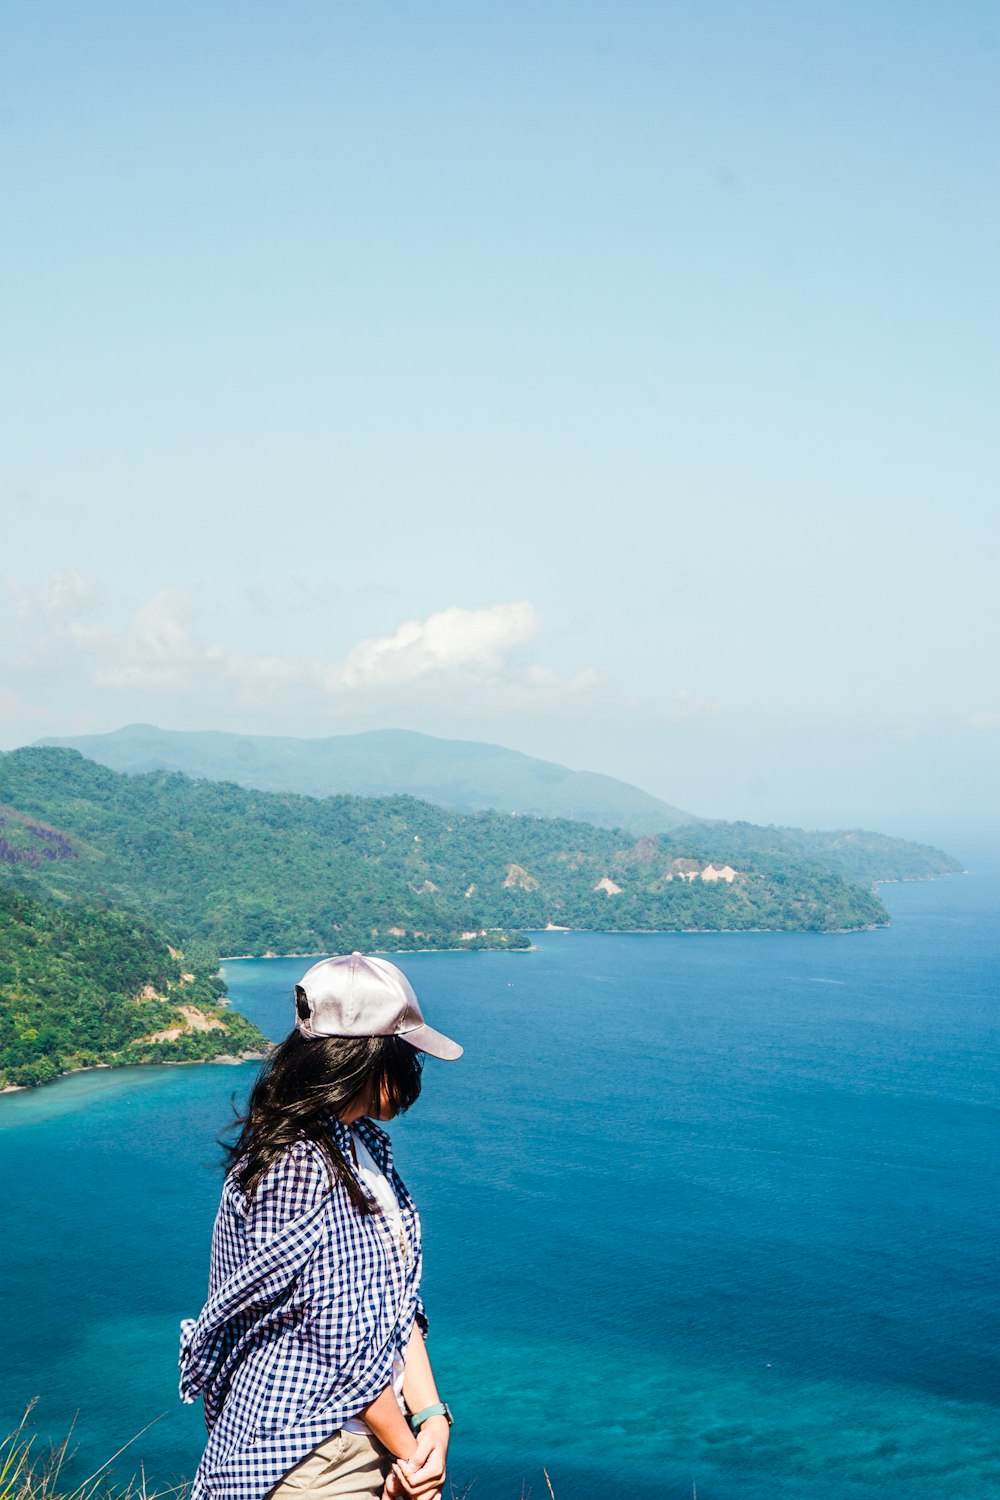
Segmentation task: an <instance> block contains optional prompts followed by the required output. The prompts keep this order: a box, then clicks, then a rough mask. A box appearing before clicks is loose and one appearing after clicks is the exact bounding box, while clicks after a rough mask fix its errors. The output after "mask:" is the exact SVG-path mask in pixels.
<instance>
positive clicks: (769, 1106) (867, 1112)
mask: <svg viewBox="0 0 1000 1500" xmlns="http://www.w3.org/2000/svg"><path fill="white" fill-rule="evenodd" d="M883 894H884V896H885V898H886V900H887V902H888V904H889V906H890V908H891V909H892V912H893V918H894V921H893V926H892V927H891V928H889V929H888V930H886V931H880V932H871V933H859V934H853V935H843V936H829V937H820V936H815V937H814V936H809V935H799V934H794V935H778V934H746V935H726V936H722V935H720V936H714V935H691V936H629V937H616V936H598V935H583V934H543V935H539V937H538V942H539V950H538V951H537V952H534V953H529V954H503V955H501V954H497V955H490V954H415V955H407V956H406V957H405V958H404V959H402V960H401V961H402V963H403V965H404V967H405V968H406V970H407V972H408V973H409V974H410V975H411V977H412V978H413V980H414V983H415V985H416V988H417V991H418V993H420V994H421V995H422V996H424V997H426V1010H427V1012H428V1015H429V1017H430V1019H431V1020H432V1022H433V1023H434V1024H436V1025H440V1026H441V1027H443V1028H444V1029H445V1030H449V1031H451V1032H452V1033H453V1034H454V1035H456V1036H458V1037H459V1038H460V1039H461V1040H463V1041H464V1042H465V1043H466V1045H467V1053H466V1057H465V1058H464V1059H463V1060H462V1061H461V1062H460V1063H458V1064H454V1065H447V1064H441V1063H435V1062H433V1061H431V1062H429V1063H428V1066H427V1071H426V1075H425V1079H426V1081H425V1089H424V1094H423V1097H422V1098H421V1099H420V1101H419V1102H418V1104H417V1105H416V1107H415V1108H414V1110H413V1111H412V1113H411V1114H410V1115H409V1116H408V1117H406V1118H404V1119H403V1120H400V1121H398V1122H395V1123H394V1125H393V1127H392V1128H393V1133H394V1138H395V1140H396V1142H397V1152H398V1155H399V1159H400V1165H401V1168H402V1170H403V1172H404V1175H405V1176H406V1178H407V1180H408V1182H409V1183H410V1185H411V1187H412V1189H413V1191H414V1193H415V1196H416V1197H417V1199H418V1201H419V1202H420V1204H421V1207H422V1210H423V1214H424V1222H425V1233H426V1240H427V1273H426V1284H425V1290H426V1300H427V1304H428V1309H429V1312H430V1315H431V1321H432V1329H431V1337H432V1349H433V1353H434V1358H435V1364H436V1366H437V1369H438V1373H439V1379H440V1384H441V1386H442V1389H443V1390H444V1391H445V1392H446V1394H447V1396H448V1398H449V1400H450V1401H451V1402H452V1405H453V1406H454V1408H455V1409H456V1411H457V1413H458V1416H459V1421H458V1426H457V1428H456V1435H455V1444H454V1449H453V1468H454V1473H455V1477H456V1479H458V1480H461V1479H471V1478H473V1477H475V1478H476V1485H475V1489H474V1491H473V1500H476V1497H479V1500H516V1497H517V1496H518V1495H520V1493H521V1486H522V1481H524V1482H525V1484H526V1491H527V1490H529V1489H530V1491H531V1493H532V1494H533V1495H534V1496H536V1497H538V1496H543V1495H546V1494H547V1490H546V1488H545V1483H544V1478H543V1475H542V1465H543V1464H544V1465H545V1466H546V1467H547V1469H548V1471H549V1473H550V1475H551V1476H552V1480H553V1484H554V1486H555V1490H556V1495H557V1497H558V1500H584V1497H587V1500H589V1497H598V1496H600V1497H601V1500H624V1497H626V1496H630V1497H631V1496H634V1495H636V1494H638V1493H648V1494H651V1495H654V1496H664V1497H677V1500H686V1497H689V1496H690V1495H691V1493H692V1484H693V1482H696V1483H697V1490H698V1496H699V1500H764V1497H767V1500H792V1497H794V1500H802V1497H810V1500H874V1497H876V1496H878V1497H883V1496H888V1495H893V1496H905V1497H908V1500H930V1497H932V1496H933V1497H934V1500H938V1497H941V1496H947V1497H948V1500H990V1497H995V1496H1000V1456H998V1455H1000V1441H998V1440H1000V1420H998V1406H1000V1375H998V1364H997V1354H998V1352H1000V1318H998V1305H1000V1304H998V1296H997V1293H998V1285H997V1270H996V1263H995V1243H996V1230H997V1206H998V1197H997V1187H998V1177H1000V1174H998V1161H997V1157H998V1142H1000V1133H998V1131H997V1124H998V1114H1000V1110H998V1100H1000V1089H998V1083H1000V1054H998V1048H997V1040H998V1029H1000V1020H998V1011H997V973H998V959H1000V919H998V908H1000V880H998V879H996V878H995V877H988V876H986V875H973V876H969V877H963V878H957V879H953V880H948V881H940V882H935V883H933V884H914V885H904V886H890V887H887V888H884V891H883ZM303 967H304V964H303V962H302V961H301V960H268V961H262V962H256V963H250V962H245V963H238V964H232V965H230V966H229V969H228V973H229V979H230V990H231V994H232V995H233V997H234V1000H235V1001H236V1003H237V1004H238V1005H239V1006H240V1008H241V1009H242V1010H244V1011H245V1012H246V1013H247V1014H248V1015H250V1016H252V1017H253V1018H254V1019H255V1020H257V1021H259V1022H260V1023H261V1025H262V1026H263V1027H264V1029H265V1030H266V1031H267V1032H268V1033H269V1034H271V1035H273V1036H279V1035H282V1034H284V1031H285V1030H286V1029H287V1027H288V1025H289V1024H290V1008H289V987H290V985H291V983H292V981H293V980H294V979H295V978H297V977H298V974H299V973H300V972H301V970H302V968H303ZM253 1073H254V1068H253V1065H242V1066H240V1067H186V1068H150V1069H132V1070H128V1071H127V1072H110V1071H100V1072H94V1073H88V1074H80V1075H77V1076H76V1077H74V1078H71V1079H67V1080H63V1081H61V1082H60V1083H58V1084H56V1085H53V1086H51V1087H50V1088H47V1089H44V1090H40V1091H36V1092H34V1093H22V1094H12V1095H7V1096H4V1097H3V1098H0V1188H2V1193H3V1199H2V1201H3V1203H4V1205H5V1210H6V1212H5V1223H6V1226H7V1227H6V1229H5V1233H4V1235H3V1237H2V1242H0V1273H2V1274H0V1302H2V1313H3V1326H4V1329H5V1332H6V1339H5V1355H4V1380H3V1394H2V1398H0V1424H2V1425H3V1426H4V1428H5V1429H6V1428H8V1427H10V1426H12V1425H14V1423H15V1422H16V1421H17V1420H18V1418H19V1417H20V1414H21V1412H22V1410H23V1406H24V1404H25V1402H26V1400H27V1399H28V1398H30V1397H31V1396H33V1395H35V1394H39V1395H40V1396H41V1401H40V1403H39V1406H38V1407H37V1409H36V1417H37V1425H38V1427H39V1428H40V1430H42V1431H43V1432H47V1433H51V1434H53V1435H56V1436H58V1435H61V1434H62V1433H63V1432H64V1431H65V1430H66V1428H67V1427H68V1426H69V1423H70V1422H71V1421H72V1420H73V1418H74V1413H78V1416H77V1417H76V1426H75V1436H76V1439H77V1441H78V1445H79V1447H78V1453H77V1457H76V1460H75V1464H76V1472H77V1473H78V1474H80V1475H81V1476H82V1474H84V1473H86V1472H88V1469H89V1468H90V1467H96V1466H97V1465H98V1464H99V1463H101V1462H103V1460H104V1459H105V1458H107V1457H108V1456H109V1455H110V1454H111V1453H112V1452H113V1451H114V1450H115V1449H116V1448H117V1447H119V1446H120V1445H121V1444H122V1443H123V1442H125V1441H126V1440H127V1439H128V1438H130V1437H131V1436H132V1435H133V1434H134V1433H136V1432H138V1430H139V1429H140V1428H141V1427H143V1426H144V1424H146V1423H148V1422H150V1421H151V1420H154V1419H155V1420H154V1425H153V1426H152V1427H151V1428H150V1429H149V1430H148V1431H147V1432H146V1433H145V1434H144V1435H143V1436H142V1437H141V1438H139V1439H138V1440H137V1441H136V1442H135V1443H133V1444H132V1446H131V1447H130V1448H129V1449H128V1451H127V1453H126V1455H125V1456H124V1457H123V1459H122V1460H120V1461H119V1463H118V1464H117V1465H116V1468H117V1470H118V1472H119V1473H121V1474H127V1473H131V1472H132V1471H133V1470H137V1469H138V1467H139V1464H140V1462H141V1463H142V1464H143V1466H144V1468H145V1471H146V1474H147V1476H149V1477H150V1478H151V1479H152V1480H153V1481H155V1482H156V1483H159V1484H165V1483H170V1482H173V1481H176V1480H178V1479H180V1478H182V1477H184V1476H190V1474H191V1472H192V1470H193V1468H194V1465H195V1464H196V1462H197V1458H198V1454H199V1452H200V1446H201V1438H202V1427H201V1418H200V1412H199V1410H198V1409H196V1408H185V1407H181V1406H180V1404H179V1403H178V1402H177V1400H176V1368H175V1356H176V1331H177V1322H178V1319H179V1318H180V1317H181V1316H183V1315H185V1314H188V1313H194V1312H197V1310H198V1308H199V1306H200V1304H201V1301H202V1296H203V1293H204V1285H205V1275H206V1269H207V1254H208V1241H209V1236H210V1232H211V1224H212V1218H213V1216H214V1212H215V1207H216V1203H217V1199H218V1187H219V1181H220V1173H219V1169H218V1151H217V1148H216V1146H215V1143H214V1142H215V1137H216V1136H217V1135H218V1133H219V1132H220V1130H222V1128H223V1127H224V1125H225V1122H226V1115H227V1109H228V1101H229V1097H230V1095H231V1094H232V1093H233V1092H234V1091H235V1092H236V1093H237V1094H238V1095H242V1094H243V1093H244V1091H245V1089H246V1087H247V1086H248V1084H249V1082H250V1080H251V1079H252V1077H253Z"/></svg>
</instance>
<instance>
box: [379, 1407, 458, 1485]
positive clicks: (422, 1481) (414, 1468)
mask: <svg viewBox="0 0 1000 1500" xmlns="http://www.w3.org/2000/svg"><path fill="white" fill-rule="evenodd" d="M428 1425H429V1424H428ZM447 1460H448V1440H447V1438H446V1437H442V1436H441V1435H440V1434H439V1433H437V1432H434V1431H428V1427H427V1426H424V1427H422V1428H421V1429H420V1433H419V1434H418V1436H417V1446H416V1447H415V1448H414V1450H413V1452H412V1453H411V1454H410V1456H409V1458H397V1459H396V1461H395V1463H394V1464H393V1466H392V1468H391V1469H390V1470H389V1473H388V1475H387V1477H386V1481H385V1488H384V1490H383V1491H382V1495H383V1500H397V1497H400V1496H413V1497H414V1500H440V1495H441V1486H442V1485H443V1484H444V1476H445V1469H446V1468H447Z"/></svg>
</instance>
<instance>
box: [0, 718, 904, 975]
mask: <svg viewBox="0 0 1000 1500" xmlns="http://www.w3.org/2000/svg"><path fill="white" fill-rule="evenodd" d="M0 804H5V805H6V806H7V807H9V808H14V809H17V810H18V812H19V813H20V815H21V817H22V819H23V818H25V817H28V818H31V819H34V820H36V821H37V820H44V824H45V829H44V830H43V831H42V832H41V833H39V835H38V840H37V843H36V844H35V845H32V847H31V848H30V849H29V848H23V849H22V850H21V853H20V855H19V856H18V860H17V863H16V865H15V868H17V869H18V870H19V871H20V872H21V874H22V878H23V879H27V880H29V881H30V882H31V883H32V884H33V886H34V887H36V888H37V889H39V890H45V891H48V892H50V893H52V894H54V895H56V896H60V897H65V896H68V895H74V894H75V895H82V896H87V897H89V898H94V897H99V898H101V899H104V900H109V901H113V902H118V903H122V904H125V905H128V906H131V907H133V908H136V909H138V910H141V911H143V912H145V913H147V914H148V915H149V916H150V917H151V918H152V919H153V920H155V921H157V922H159V923H162V924H164V925H165V926H167V927H168V928H170V929H171V930H173V931H177V932H180V933H182V934H184V935H185V938H186V939H189V938H192V937H195V938H198V939H201V940H202V941H203V942H205V943H207V944H209V945H211V946H212V947H213V948H214V949H215V951H216V952H222V953H230V954H232V953H248V954H261V953H265V952H268V951H272V952H289V951H292V952H313V951H324V950H326V951H331V950H333V951H336V950H338V949H340V950H343V949H350V948H353V947H358V948H373V947H374V948H380V949H383V950H385V949H388V950H393V949H397V950H398V949H405V948H412V947H415V946H416V947H477V946H480V947H483V946H501V945H511V944H518V943H520V944H523V943H524V941H525V940H524V939H523V938H519V937H517V935H516V934H517V932H518V930H523V929H530V928H538V927H544V926H546V925H547V924H549V923H553V924H557V925H565V926H569V927H578V928H590V929H617V930H623V931H632V930H637V929H653V930H658V931H673V930H678V931H691V930H739V929H747V928H770V929H776V930H786V931H789V930H796V929H801V930H811V931H829V930H833V929H840V928H849V927H859V926H866V925H870V924H872V923H879V922H884V921H886V920H887V915H886V912H885V909H884V907H883V906H882V904H881V902H880V901H879V900H878V897H877V896H876V895H874V893H873V892H872V891H871V890H870V889H864V888H862V887H860V886H856V885H851V884H849V883H847V882H845V881H844V880H843V879H841V877H840V876H839V875H837V874H836V872H834V871H832V870H830V869H826V868H821V867H818V866H816V865H814V864H810V863H807V862H803V861H801V860H799V861H796V860H795V859H794V858H791V857H789V856H787V855H778V854H776V853H774V852H773V851H771V850H769V849H767V848H766V847H765V848H762V849H760V850H757V851H751V850H749V849H748V848H746V847H743V848H742V849H741V852H740V854H739V856H738V857H736V856H735V855H734V856H733V857H732V858H730V857H729V856H728V855H726V854H724V853H722V852H721V850H722V849H723V848H724V846H725V839H724V835H723V834H721V833H720V832H719V830H718V829H715V830H713V831H712V834H711V839H710V841H711V844H712V847H711V849H710V850H708V849H706V848H703V847H702V846H701V843H700V841H699V830H698V829H694V830H690V831H689V832H688V833H687V834H686V835H685V836H683V837H675V836H673V835H664V836H661V837H659V838H643V839H639V840H636V839H634V838H632V837H631V836H629V835H628V834H625V833H623V832H621V831H620V830H619V831H617V832H615V831H614V830H607V829H601V828H594V827H592V826H590V825H588V824H583V823H571V822H568V821H563V820H557V819H551V820H546V819H536V818H520V817H511V816H508V815H504V814H499V813H491V812H484V813H477V814H473V815H465V816H463V815H461V814H456V813H452V812H447V811H445V810H444V809H442V808H439V807H434V806H432V805H430V804H428V803H425V802H418V801H416V800H415V799H413V798H409V797H390V798H360V797H330V798H325V799H322V800H317V799H313V798H308V797H298V796H291V795H277V794H268V793H262V792H253V791H248V790H246V789H245V788H241V787H238V786H235V785H232V784H230V783H218V782H205V781H198V782H194V781H189V780H187V778H185V777H183V776H180V775H175V774H163V773H160V774H149V775H145V776H125V775H121V774H118V773H116V772H113V771H110V770H108V769H106V768H104V767H102V766H99V765H97V764H95V763H94V762H92V761H88V760H84V759H83V757H82V756H80V755H79V754H78V753H77V752H75V751H71V750H59V749H42V748H36V749H28V750H17V751H12V752H11V753H9V754H8V755H4V756H0ZM20 826H21V829H22V832H21V834H20V837H21V838H22V842H23V840H24V838H25V837H26V835H25V834H24V832H23V829H24V824H23V823H22V824H21V825H20ZM59 839H62V840H64V841H65V844H66V847H65V848H62V847H59V846H58V845H57V842H54V841H58V840H59ZM0 853H2V851H0ZM11 857H13V856H11ZM710 860H712V861H714V864H713V865H712V866H711V867H710V865H709V861H710ZM720 867H729V868H728V869H726V868H720Z"/></svg>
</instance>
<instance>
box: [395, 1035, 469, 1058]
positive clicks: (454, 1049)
mask: <svg viewBox="0 0 1000 1500" xmlns="http://www.w3.org/2000/svg"><path fill="white" fill-rule="evenodd" d="M397 1036H398V1037H399V1038H400V1040H401V1041H403V1042H409V1044H410V1046H411V1047H416V1049H417V1051H418V1052H429V1053H430V1055H431V1057H441V1058H443V1059H444V1061H445V1062H454V1061H455V1059H456V1058H457V1057H461V1055H462V1053H463V1052H464V1051H465V1048H464V1047H460V1046H459V1045H458V1043H457V1042H453V1041H452V1039H451V1037H450V1036H445V1034H444V1032H442V1031H435V1030H434V1027H433V1026H416V1027H415V1028H414V1029H413V1031H400V1032H397Z"/></svg>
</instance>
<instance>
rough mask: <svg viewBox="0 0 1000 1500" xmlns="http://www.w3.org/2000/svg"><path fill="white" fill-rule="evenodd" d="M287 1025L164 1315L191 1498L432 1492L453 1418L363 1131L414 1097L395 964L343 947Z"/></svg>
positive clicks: (417, 1262) (412, 1238)
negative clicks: (197, 1408) (206, 1271)
mask: <svg viewBox="0 0 1000 1500" xmlns="http://www.w3.org/2000/svg"><path fill="white" fill-rule="evenodd" d="M295 1010H296V1018H295V1030H294V1031H292V1032H291V1033H290V1034H289V1035H288V1036H287V1037H286V1038H285V1040H284V1041H283V1042H281V1043H280V1044H279V1045H278V1046H277V1047H276V1048H275V1049H274V1050H273V1052H272V1053H271V1054H270V1056H269V1058H268V1060H267V1062H266V1063H265V1064H264V1066H263V1067H262V1069H261V1072H260V1074H259V1075H258V1078H257V1080H256V1082H255V1084H254V1087H253V1089H252V1091H251V1094H250V1100H249V1103H248V1106H247V1112H246V1114H245V1116H241V1117H240V1118H239V1123H240V1125H241V1126H242V1129H241V1132H240V1135H239V1138H238V1140H237V1141H236V1143H235V1145H233V1146H232V1147H229V1148H227V1157H228V1165H229V1172H228V1175H227V1177H226V1180H225V1183H224V1185H223V1190H222V1201H221V1204H220V1206H219V1212H218V1215H217V1217H216V1221H215V1229H214V1232H213V1236H212V1258H211V1270H210V1275H209V1296H208V1301H207V1302H206V1304H205V1306H204V1308H203V1309H202V1311H201V1314H200V1316H199V1317H198V1318H197V1320H195V1319H192V1318H185V1319H184V1321H183V1322H182V1323H181V1354H180V1364H181V1378H180V1395H181V1399H182V1401H186V1402H193V1401H194V1400H195V1399H196V1398H197V1396H198V1395H202V1396H203V1398H204V1402H205V1422H206V1426H207V1428H208V1442H207V1444H206V1447H205V1452H204V1454H203V1456H202V1459H201V1462H200V1464H199V1466H198V1470H197V1473H196V1474H195V1478H194V1483H193V1485H192V1490H191V1500H265V1497H268V1500H333V1497H337V1500H348V1497H350V1500H370V1497H371V1500H379V1497H381V1496H383V1495H385V1496H388V1497H393V1496H402V1497H405V1496H415V1497H417V1500H437V1497H438V1496H439V1494H440V1490H441V1486H442V1484H443V1482H444V1474H445V1460H446V1457H447V1450H448V1433H449V1427H450V1425H451V1413H450V1411H449V1410H448V1408H447V1406H446V1405H445V1404H444V1403H443V1402H441V1401H440V1400H439V1397H438V1392H437V1388H436V1386H435V1383H434V1376H433V1373H432V1371H431V1365H430V1361H429V1359H428V1356H427V1350H426V1346H425V1344H424V1336H425V1334H426V1332H427V1319H426V1317H425V1315H424V1310H423V1304H422V1302H421V1300H420V1292H419V1287H420V1271H421V1246H420V1219H419V1216H418V1214H417V1210H416V1207H415V1206H414V1203H413V1200H412V1199H411V1197H410V1195H409V1193H408V1192H407V1191H406V1188H405V1186H404V1184H403V1182H402V1180H401V1179H400V1177H399V1175H398V1173H397V1172H396V1171H395V1169H394V1167H393V1164H392V1148H391V1145H390V1142H389V1137H388V1136H387V1135H386V1133H385V1132H384V1131H382V1130H380V1129H379V1128H378V1126H377V1125H376V1124H375V1123H374V1121H375V1120H376V1119H378V1120H388V1119H391V1118H392V1117H393V1116H394V1115H396V1114H400V1113H402V1111H403V1110H405V1109H408V1108H409V1106H410V1105H411V1104H412V1103H413V1102H414V1100H415V1099H416V1098H417V1096H418V1095H419V1093H420V1075H421V1065H422V1061H423V1059H422V1056H421V1054H422V1053H430V1054H431V1055H432V1056H434V1057H442V1058H447V1059H452V1058H457V1057H461V1055H462V1048H461V1047H459V1046H458V1045H457V1043H455V1042H453V1041H451V1040H450V1038H448V1037H446V1036H442V1034H441V1033H440V1032H438V1031H434V1030H432V1028H431V1027H429V1026H427V1025H425V1023H424V1019H423V1016H422V1015H421V1012H420V1006H419V1005H418V1003H417V997H416V995H415V994H414V993H413V990H412V989H411V987H410V985H409V983H408V981H407V979H406V977H405V975H404V974H402V973H401V972H400V970H399V969H397V968H396V966H395V965H394V964H391V963H388V962H386V960H384V959H380V958H368V957H365V956H363V955H362V954H360V953H352V954H351V955H350V956H349V957H343V958H326V959H323V960H322V961H321V962H320V963H317V964H314V965H313V966H312V968H311V969H309V971H308V972H307V973H306V974H305V975H304V976H303V978H302V980H301V982H300V983H299V984H297V985H296V986H295Z"/></svg>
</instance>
